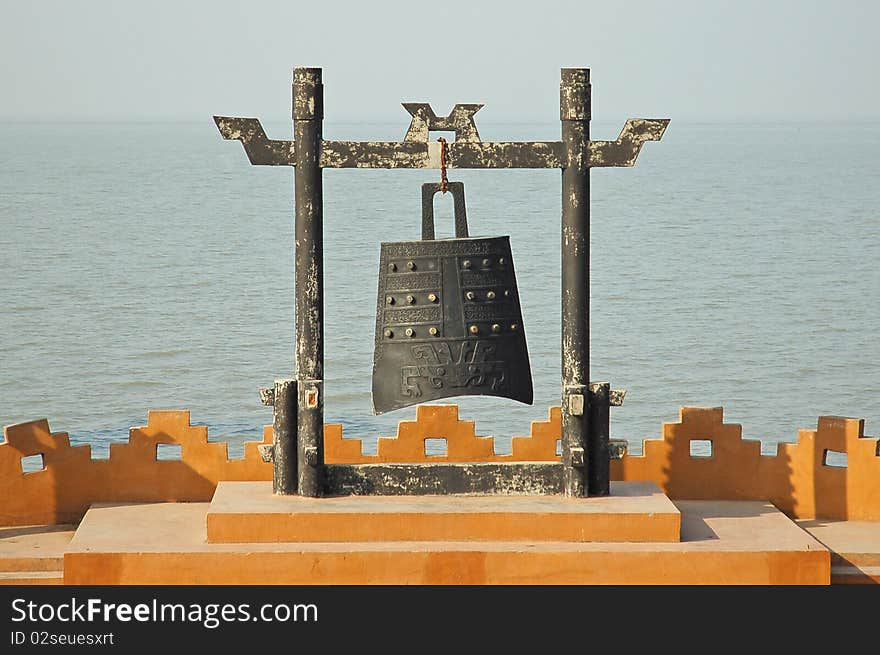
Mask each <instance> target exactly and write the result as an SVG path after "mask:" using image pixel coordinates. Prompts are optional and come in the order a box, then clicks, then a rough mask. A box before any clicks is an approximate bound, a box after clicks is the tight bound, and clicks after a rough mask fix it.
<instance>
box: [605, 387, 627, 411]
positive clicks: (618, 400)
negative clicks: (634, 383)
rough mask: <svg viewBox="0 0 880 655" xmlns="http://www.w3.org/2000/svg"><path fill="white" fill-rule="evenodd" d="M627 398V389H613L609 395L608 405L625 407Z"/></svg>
mask: <svg viewBox="0 0 880 655" xmlns="http://www.w3.org/2000/svg"><path fill="white" fill-rule="evenodd" d="M625 396H626V389H612V390H611V392H610V393H609V394H608V404H609V405H611V406H612V407H620V406H621V405H623V399H624V397H625Z"/></svg>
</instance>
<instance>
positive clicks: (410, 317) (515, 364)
mask: <svg viewBox="0 0 880 655" xmlns="http://www.w3.org/2000/svg"><path fill="white" fill-rule="evenodd" d="M447 188H448V190H449V191H450V192H451V193H452V197H453V201H454V215H455V238H452V239H435V238H434V195H435V194H436V193H437V192H438V191H440V190H441V186H440V184H434V183H428V184H423V185H422V239H421V240H420V241H402V242H395V243H383V244H382V248H381V254H380V258H379V301H378V305H377V308H376V345H375V354H374V359H373V413H374V414H382V413H384V412H389V411H392V410H395V409H400V408H401V407H407V406H409V405H416V404H419V403H425V402H430V401H434V400H439V399H441V398H450V397H453V396H501V397H503V398H511V399H512V400H517V401H519V402H522V403H526V404H528V405H530V404H531V403H532V372H531V368H530V366H529V353H528V349H527V348H526V337H525V332H524V331H523V322H522V311H521V309H520V303H519V294H518V292H517V286H516V275H515V273H514V269H513V259H512V257H511V253H510V239H509V237H506V236H503V237H489V238H469V237H468V225H467V215H466V211H465V202H464V184H463V183H461V182H448V183H447Z"/></svg>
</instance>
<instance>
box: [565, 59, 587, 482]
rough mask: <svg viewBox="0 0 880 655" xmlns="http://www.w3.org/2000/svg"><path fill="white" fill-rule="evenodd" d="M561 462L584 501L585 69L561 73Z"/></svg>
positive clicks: (568, 69)
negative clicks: (562, 159) (562, 153)
mask: <svg viewBox="0 0 880 655" xmlns="http://www.w3.org/2000/svg"><path fill="white" fill-rule="evenodd" d="M559 112H560V119H561V120H562V146H563V148H564V161H563V168H562V463H563V470H564V476H565V495H567V496H586V495H587V493H588V484H587V480H586V477H587V476H586V475H585V471H586V470H587V467H588V465H589V460H590V458H591V457H593V454H592V453H590V452H589V450H588V449H587V444H586V434H587V426H588V422H589V417H588V416H587V414H588V412H587V411H586V408H585V405H587V403H586V402H585V399H586V398H587V397H588V393H589V392H588V389H587V385H588V383H589V377H590V277H589V275H590V167H589V158H590V70H589V69H588V68H563V69H562V82H561V84H560V86H559Z"/></svg>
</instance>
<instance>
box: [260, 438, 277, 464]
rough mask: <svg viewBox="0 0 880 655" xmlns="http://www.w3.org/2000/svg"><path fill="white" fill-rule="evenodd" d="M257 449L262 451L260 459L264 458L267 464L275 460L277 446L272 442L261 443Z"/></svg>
mask: <svg viewBox="0 0 880 655" xmlns="http://www.w3.org/2000/svg"><path fill="white" fill-rule="evenodd" d="M257 450H258V451H260V459H262V460H263V461H264V462H266V463H267V464H271V463H272V462H274V461H275V446H274V445H273V444H270V443H261V444H258V445H257Z"/></svg>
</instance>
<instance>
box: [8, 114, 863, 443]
mask: <svg viewBox="0 0 880 655" xmlns="http://www.w3.org/2000/svg"><path fill="white" fill-rule="evenodd" d="M266 127H267V129H268V131H269V133H270V136H272V137H274V138H289V134H290V126H289V124H288V125H284V124H280V125H271V124H270V125H267V126H266ZM619 127H620V125H603V124H594V125H593V138H596V139H613V138H615V136H616V133H617V131H618V129H619ZM404 129H405V125H404V126H402V125H385V124H357V125H351V124H349V125H332V124H328V125H326V126H325V137H326V138H328V139H329V138H344V139H357V140H375V139H389V140H399V139H400V138H401V137H402V132H403V131H404ZM480 129H481V136H482V137H483V139H484V140H490V139H493V140H533V139H534V140H538V139H557V138H558V130H559V126H558V123H557V124H555V125H532V124H515V125H513V124H511V125H481V126H480ZM878 153H880V124H877V123H860V124H834V123H815V124H811V123H767V124H758V123H753V124H736V123H723V124H712V123H704V124H701V123H686V122H677V121H673V122H672V123H671V125H670V127H669V129H668V130H667V132H666V135H665V136H664V137H663V140H662V142H660V143H648V144H646V145H645V147H644V148H643V150H642V153H641V155H640V157H639V160H638V163H637V164H636V166H635V167H634V168H627V169H595V170H594V171H593V173H592V232H591V269H590V272H591V289H590V301H591V362H590V370H591V379H592V380H608V381H610V382H611V384H612V387H614V388H624V389H627V391H628V393H627V396H626V402H625V404H624V406H622V407H619V408H613V409H612V418H611V425H612V427H611V434H612V437H614V438H623V439H628V440H630V442H631V444H632V450H633V451H634V452H639V450H640V447H641V446H640V444H641V441H642V440H643V439H646V438H658V437H659V436H660V434H661V425H662V423H663V422H668V421H675V420H677V417H678V409H679V407H680V406H682V405H702V406H706V405H709V406H723V407H724V410H725V420H726V421H727V422H735V423H741V424H742V426H743V433H744V436H745V437H746V438H751V439H761V440H763V441H765V442H766V443H765V444H764V452H766V453H769V452H773V451H774V448H775V446H774V443H775V442H778V441H786V440H787V441H791V440H794V439H795V438H796V437H797V431H798V429H800V428H815V426H816V420H817V417H818V416H820V415H827V414H833V415H844V416H853V417H860V418H865V419H867V430H866V432H867V433H868V434H878V433H880V429H878V423H880V421H878V419H880V403H878V397H880V363H878V360H880V340H878V334H880V166H878V164H877V157H878ZM449 177H450V179H452V180H461V181H463V182H464V183H465V191H466V195H467V206H468V216H469V220H470V230H471V235H474V236H478V235H488V236H495V235H504V234H509V235H510V238H511V244H512V248H513V258H514V264H515V266H516V272H517V278H518V282H519V287H520V295H521V300H522V306H523V317H524V318H523V320H524V326H525V333H526V337H527V339H528V347H529V353H530V355H531V363H532V374H533V378H534V385H535V402H534V405H533V406H525V405H520V404H517V403H515V402H513V401H509V400H505V399H499V398H466V399H461V400H458V401H456V400H449V401H445V402H458V404H459V405H460V416H461V417H462V418H465V419H471V420H475V421H476V429H477V434H479V435H494V436H495V437H496V449H497V450H498V451H499V452H505V451H508V450H509V440H510V437H511V436H516V435H527V434H528V433H529V425H530V422H531V421H540V420H545V419H546V418H547V415H548V409H549V407H550V406H552V405H556V404H558V403H559V396H560V294H561V289H560V212H561V206H560V172H559V171H558V170H549V171H548V170H538V171H533V170H510V171H457V170H454V171H450V173H449ZM437 179H438V171H435V170H424V171H402V170H395V171H384V170H328V171H326V172H325V173H324V206H325V209H324V238H325V241H324V246H325V258H324V265H325V287H324V288H325V328H324V332H325V339H326V342H325V358H326V359H325V361H326V380H325V391H326V398H325V417H326V420H327V421H328V422H341V423H342V424H343V425H344V434H345V436H347V437H360V438H363V439H364V449H365V452H374V450H375V442H376V438H377V436H379V435H393V434H394V433H395V430H396V425H397V422H398V421H400V420H410V419H412V418H413V417H414V416H415V409H414V408H408V409H404V410H400V411H397V412H392V413H390V414H385V415H382V416H378V417H374V416H371V414H370V375H371V369H372V357H373V338H374V330H375V313H374V312H375V308H376V287H377V276H378V257H379V242H380V241H401V240H410V239H415V238H418V235H419V233H420V185H421V184H422V183H423V182H431V181H436V180H437ZM451 213H452V211H451V201H449V202H446V201H442V200H439V199H438V201H437V216H438V218H437V221H438V236H440V237H442V236H451V235H452V219H451ZM0 282H2V284H0V423H2V424H4V425H7V424H11V423H16V422H21V421H26V420H31V419H37V418H41V417H46V418H48V419H49V421H50V425H51V427H52V429H53V430H55V431H66V432H69V433H70V436H71V441H72V442H73V443H75V444H83V443H89V444H92V450H93V456H95V457H106V456H107V446H108V444H109V443H110V442H111V441H122V440H125V439H127V437H128V429H129V428H130V427H132V426H137V425H143V424H145V422H146V414H147V410H150V409H190V410H191V412H192V421H193V423H196V424H204V425H208V426H209V434H210V438H211V439H212V440H228V441H229V442H230V444H231V447H230V452H231V454H232V455H233V456H235V455H236V454H237V455H240V454H241V443H242V442H243V441H244V440H258V439H260V438H261V426H263V425H266V424H269V423H271V408H266V407H263V406H261V405H260V403H259V397H258V394H257V388H258V387H260V386H271V385H272V383H273V380H274V379H275V378H279V377H286V376H290V375H291V374H292V372H293V368H294V313H293V306H294V292H293V286H294V277H293V171H292V169H290V168H285V167H277V168H276V167H257V166H251V165H250V164H249V163H248V161H247V158H246V157H245V154H244V152H243V151H242V148H241V145H240V144H239V143H238V142H228V141H223V140H222V139H221V138H220V136H219V134H218V133H217V131H216V128H215V126H214V125H213V123H212V122H211V120H210V118H207V119H206V120H205V121H203V122H201V123H7V124H0Z"/></svg>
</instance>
